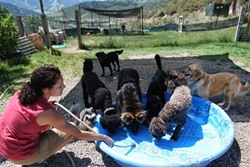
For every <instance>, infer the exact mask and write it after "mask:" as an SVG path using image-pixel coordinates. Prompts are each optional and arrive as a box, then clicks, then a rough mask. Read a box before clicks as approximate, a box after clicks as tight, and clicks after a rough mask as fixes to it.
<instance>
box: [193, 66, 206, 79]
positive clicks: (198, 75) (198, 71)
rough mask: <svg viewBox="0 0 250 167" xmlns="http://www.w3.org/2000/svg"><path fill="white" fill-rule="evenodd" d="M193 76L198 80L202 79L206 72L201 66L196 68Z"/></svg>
mask: <svg viewBox="0 0 250 167" xmlns="http://www.w3.org/2000/svg"><path fill="white" fill-rule="evenodd" d="M191 76H194V77H196V78H201V77H202V76H204V72H203V70H202V67H201V66H200V65H199V66H196V68H195V69H194V72H193V74H192V75H191Z"/></svg>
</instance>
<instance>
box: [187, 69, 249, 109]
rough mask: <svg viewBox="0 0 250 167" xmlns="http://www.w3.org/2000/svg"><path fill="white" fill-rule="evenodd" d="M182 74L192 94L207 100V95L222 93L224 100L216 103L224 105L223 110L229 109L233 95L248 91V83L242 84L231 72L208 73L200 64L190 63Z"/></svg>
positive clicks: (241, 94)
mask: <svg viewBox="0 0 250 167" xmlns="http://www.w3.org/2000/svg"><path fill="white" fill-rule="evenodd" d="M184 74H185V75H186V78H187V84H188V86H189V87H190V89H191V93H192V95H195V96H199V97H202V98H204V99H207V100H208V99H209V97H212V96H215V95H221V94H223V95H224V101H223V102H222V103H219V104H218V105H220V106H222V107H223V106H225V108H224V110H225V111H227V110H229V108H230V106H231V104H232V102H233V100H234V98H235V97H237V96H243V95H245V94H247V93H249V92H250V86H249V83H248V82H247V83H246V84H244V85H243V84H242V83H241V80H240V78H239V77H238V76H236V75H235V74H232V73H228V72H221V73H216V74H208V73H206V72H204V71H203V68H202V66H201V65H199V64H191V65H190V66H189V67H188V68H187V69H185V70H184Z"/></svg>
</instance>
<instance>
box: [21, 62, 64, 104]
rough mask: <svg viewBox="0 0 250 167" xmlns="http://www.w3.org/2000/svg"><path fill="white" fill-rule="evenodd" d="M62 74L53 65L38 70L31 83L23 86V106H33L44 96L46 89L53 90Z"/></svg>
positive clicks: (32, 76)
mask: <svg viewBox="0 0 250 167" xmlns="http://www.w3.org/2000/svg"><path fill="white" fill-rule="evenodd" d="M60 76H61V72H60V70H59V68H57V67H55V66H53V65H43V66H41V67H39V68H37V69H36V70H35V71H33V73H32V74H31V77H30V82H27V83H26V84H24V85H23V87H22V89H21V92H20V94H19V100H20V103H21V104H22V105H27V104H32V103H34V102H35V101H36V100H37V99H38V98H39V97H41V96H42V95H43V89H44V88H49V89H50V88H52V87H53V85H55V84H56V82H57V81H58V79H59V77H60Z"/></svg>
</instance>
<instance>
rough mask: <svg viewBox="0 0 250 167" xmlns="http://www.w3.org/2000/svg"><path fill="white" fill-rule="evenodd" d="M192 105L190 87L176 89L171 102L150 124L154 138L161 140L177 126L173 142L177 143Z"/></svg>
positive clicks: (172, 137)
mask: <svg viewBox="0 0 250 167" xmlns="http://www.w3.org/2000/svg"><path fill="white" fill-rule="evenodd" d="M191 104H192V96H191V91H190V89H189V87H188V86H185V85H181V86H177V87H176V88H175V89H174V92H173V94H172V95H171V97H170V100H169V101H168V102H167V103H166V104H165V105H164V107H163V109H162V110H161V111H160V113H159V116H158V117H153V118H152V120H151V122H150V124H149V131H150V132H151V134H152V136H153V137H154V138H156V139H157V140H160V139H161V138H162V137H163V136H165V135H166V133H167V131H168V129H169V127H170V126H171V125H172V124H176V128H175V130H174V133H173V135H172V136H171V138H170V139H171V140H174V141H177V140H178V138H179V135H180V133H181V130H182V127H183V125H184V124H185V122H186V117H187V111H188V110H189V108H190V106H191Z"/></svg>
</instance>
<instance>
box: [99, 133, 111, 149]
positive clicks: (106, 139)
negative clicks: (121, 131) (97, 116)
mask: <svg viewBox="0 0 250 167" xmlns="http://www.w3.org/2000/svg"><path fill="white" fill-rule="evenodd" d="M101 136H102V138H103V139H102V141H103V142H105V143H106V144H107V145H108V146H109V147H113V146H114V140H113V139H111V138H110V137H109V136H106V135H102V134H101Z"/></svg>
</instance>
